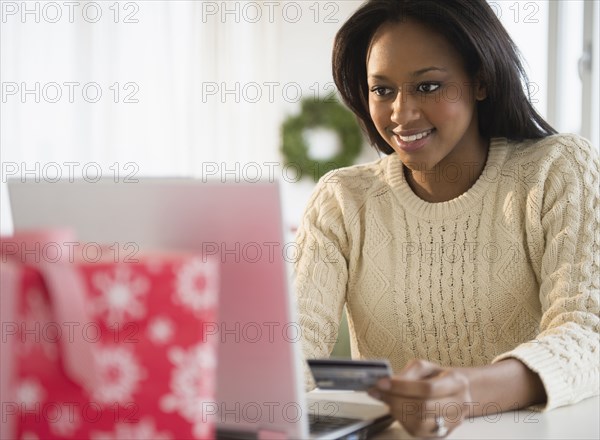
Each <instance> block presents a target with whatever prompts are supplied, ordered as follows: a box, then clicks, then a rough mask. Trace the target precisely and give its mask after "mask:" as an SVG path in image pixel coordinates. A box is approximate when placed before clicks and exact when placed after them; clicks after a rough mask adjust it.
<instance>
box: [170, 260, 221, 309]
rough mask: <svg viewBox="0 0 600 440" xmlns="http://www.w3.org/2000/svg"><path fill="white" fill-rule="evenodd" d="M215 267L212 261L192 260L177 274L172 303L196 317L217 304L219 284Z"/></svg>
mask: <svg viewBox="0 0 600 440" xmlns="http://www.w3.org/2000/svg"><path fill="white" fill-rule="evenodd" d="M216 274H217V266H216V263H215V262H214V261H212V260H208V261H202V259H201V258H193V259H192V260H190V261H188V262H187V263H185V264H184V265H183V266H182V267H181V268H180V269H179V271H178V272H177V283H176V288H175V295H174V298H173V300H174V302H175V304H180V305H182V306H184V307H186V308H188V309H190V310H192V311H193V312H194V313H195V314H196V315H197V316H198V315H199V314H200V313H201V312H203V311H205V310H207V309H210V308H212V307H214V306H215V304H216V302H217V299H218V297H217V292H218V290H219V284H218V279H217V276H216Z"/></svg>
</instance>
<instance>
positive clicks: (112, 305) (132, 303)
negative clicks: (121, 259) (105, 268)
mask: <svg viewBox="0 0 600 440" xmlns="http://www.w3.org/2000/svg"><path fill="white" fill-rule="evenodd" d="M92 283H93V285H94V286H95V287H96V288H97V289H98V290H99V291H100V292H101V293H102V295H101V296H100V297H99V298H97V299H96V301H94V302H93V303H92V307H93V309H94V310H93V312H94V313H95V314H96V315H105V316H104V320H105V322H106V324H107V325H109V326H110V325H113V324H114V323H115V322H120V321H123V320H124V319H125V318H126V317H127V318H130V319H140V318H143V317H144V315H145V313H146V309H145V307H144V304H143V303H142V301H141V299H142V298H141V297H142V296H143V295H145V294H146V293H148V290H149V288H150V282H149V281H148V280H147V279H146V278H144V277H142V276H138V277H135V278H134V277H133V275H132V273H131V271H130V270H129V269H128V268H127V267H125V266H124V265H117V266H116V267H115V269H114V276H113V275H111V273H110V272H100V273H96V274H94V276H93V278H92Z"/></svg>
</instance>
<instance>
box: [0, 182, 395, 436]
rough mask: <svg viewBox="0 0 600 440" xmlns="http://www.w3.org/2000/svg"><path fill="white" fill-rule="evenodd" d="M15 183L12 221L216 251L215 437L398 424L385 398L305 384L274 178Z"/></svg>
mask: <svg viewBox="0 0 600 440" xmlns="http://www.w3.org/2000/svg"><path fill="white" fill-rule="evenodd" d="M8 191H9V198H10V205H11V211H12V218H13V224H14V228H15V230H20V229H31V228H49V227H71V228H72V229H74V230H75V232H76V234H77V238H78V240H80V241H81V242H82V243H83V242H95V243H99V244H112V245H114V244H115V243H116V244H118V245H119V246H121V247H124V246H127V245H131V244H132V243H133V244H134V245H135V246H136V249H137V247H139V250H140V251H144V250H152V249H179V250H184V251H189V250H193V251H201V252H203V253H204V254H206V255H213V256H214V258H218V259H219V261H220V262H221V266H220V268H221V274H220V277H221V290H220V300H219V311H218V315H219V318H218V320H217V322H215V323H211V327H210V328H208V327H207V330H208V331H207V333H206V335H205V336H206V337H207V338H208V337H214V338H218V365H219V367H218V374H217V388H216V389H217V398H216V399H215V402H208V403H207V404H206V405H205V406H204V407H203V411H204V413H203V416H206V417H207V418H208V417H211V418H213V420H214V421H215V423H216V425H217V433H218V437H221V438H258V439H267V438H272V439H275V438H278V439H284V438H287V439H306V438H314V439H321V438H328V439H336V438H364V437H365V436H366V435H369V434H370V433H372V432H376V431H378V430H381V429H384V428H385V427H387V426H389V424H391V422H392V419H391V416H390V415H389V411H388V409H387V407H386V406H385V405H383V404H381V403H378V402H375V401H373V403H367V404H357V403H351V402H336V401H330V399H328V398H327V393H309V394H308V397H307V395H306V394H305V392H304V384H303V379H302V378H303V368H302V366H303V361H302V358H301V342H300V337H301V330H300V327H299V325H298V324H297V319H296V310H295V303H294V301H293V299H292V297H291V296H290V295H289V293H288V292H289V291H290V290H289V282H290V277H289V276H288V274H289V273H291V270H290V264H291V262H292V261H293V258H295V257H294V255H295V252H297V249H295V245H294V243H284V242H283V239H282V237H283V227H282V221H281V203H280V193H279V185H278V184H277V183H276V182H257V183H247V182H245V183H244V182H242V183H221V182H210V181H209V182H201V181H199V180H194V179H187V178H181V179H178V178H172V179H165V178H146V179H143V178H140V179H139V181H138V182H135V183H125V182H119V183H115V182H113V181H111V180H107V181H105V180H101V181H99V182H96V183H91V182H87V181H85V180H75V181H71V182H69V181H59V182H54V183H53V182H38V183H36V182H25V183H24V182H22V181H20V180H17V179H15V180H10V179H9V180H8ZM130 249H131V246H130ZM309 419H310V420H309ZM311 421H312V424H313V427H312V429H311V428H309V425H310V423H311Z"/></svg>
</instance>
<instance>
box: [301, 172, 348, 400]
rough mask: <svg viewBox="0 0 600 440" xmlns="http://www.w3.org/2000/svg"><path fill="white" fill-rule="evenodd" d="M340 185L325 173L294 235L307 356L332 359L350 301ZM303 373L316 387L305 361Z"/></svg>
mask: <svg viewBox="0 0 600 440" xmlns="http://www.w3.org/2000/svg"><path fill="white" fill-rule="evenodd" d="M338 185H339V183H338V182H337V180H335V179H333V178H332V174H328V175H325V176H323V178H322V179H321V180H320V182H319V184H318V185H317V187H316V189H315V191H314V193H313V195H312V197H311V199H310V200H309V202H308V205H307V207H306V210H305V213H304V217H303V219H302V222H301V224H300V228H299V229H298V233H297V236H296V243H297V246H298V252H299V254H298V257H297V259H296V261H295V268H294V269H295V270H294V271H295V292H296V298H297V301H298V311H299V315H298V317H299V324H300V328H301V330H302V351H303V355H304V359H310V358H321V357H329V355H330V354H331V351H332V350H333V346H334V345H335V342H336V340H337V335H338V328H339V323H340V320H341V315H342V309H343V307H344V303H345V299H346V284H347V280H348V264H347V259H346V256H345V254H346V251H347V240H346V233H345V228H344V223H343V216H342V207H341V204H340V197H339V196H338V195H337V194H336V193H337V191H336V187H338ZM304 377H305V385H306V388H307V390H308V389H311V388H314V381H313V378H312V375H311V373H310V370H309V369H308V368H307V366H306V364H305V366H304Z"/></svg>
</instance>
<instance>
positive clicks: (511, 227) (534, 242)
mask: <svg viewBox="0 0 600 440" xmlns="http://www.w3.org/2000/svg"><path fill="white" fill-rule="evenodd" d="M333 74H334V79H335V82H336V85H337V87H338V89H339V91H340V94H341V96H342V97H343V99H344V101H345V103H346V104H347V105H348V107H350V109H351V110H352V111H353V112H354V113H355V114H356V116H357V117H358V119H359V121H360V123H361V125H362V127H363V129H364V131H365V132H366V134H367V135H368V137H369V140H370V141H371V143H372V144H373V145H374V146H375V147H376V148H377V149H378V150H379V151H381V152H382V153H384V154H385V155H386V156H385V157H383V158H382V159H380V160H378V161H376V162H374V163H370V164H366V165H358V166H354V167H349V168H344V169H340V170H336V171H334V172H332V173H330V174H329V175H326V176H325V177H324V178H323V179H321V181H320V182H319V184H318V185H317V188H316V190H315V192H314V194H313V196H312V198H311V200H310V201H309V203H308V206H307V208H306V212H305V216H304V218H303V221H302V224H301V228H300V230H299V232H298V236H297V241H298V243H299V245H300V249H301V250H302V252H301V254H300V257H299V259H298V260H297V262H296V291H297V296H298V303H299V307H300V324H301V326H302V328H303V349H304V355H305V357H306V358H320V357H327V356H329V354H330V353H331V350H332V347H333V344H334V342H335V336H336V335H337V328H338V325H339V321H340V317H341V313H342V309H343V307H344V306H345V307H346V308H347V312H348V318H349V326H350V333H351V345H352V352H353V357H355V358H386V359H389V361H390V363H391V364H392V367H393V369H394V371H395V375H394V376H393V377H392V378H391V379H389V380H388V379H383V380H381V381H380V382H379V383H378V385H377V387H375V388H373V389H372V390H371V395H372V396H374V397H376V398H379V399H381V400H382V401H384V402H386V403H387V404H388V405H389V406H390V410H391V412H392V414H393V415H394V416H395V417H396V418H397V419H398V420H399V421H400V423H402V425H403V426H404V427H405V428H406V429H407V430H408V431H409V432H410V433H411V434H413V435H419V436H438V437H442V436H445V435H447V434H448V433H449V432H451V431H452V430H454V429H455V428H456V427H457V426H459V425H460V423H461V421H462V420H464V419H465V418H467V417H472V416H478V415H481V414H490V413H493V412H499V411H508V410H514V409H518V408H523V407H527V406H534V407H536V408H539V409H545V410H548V409H552V408H555V407H558V406H561V405H568V404H572V403H574V402H577V401H579V400H582V399H584V398H586V397H589V396H592V395H595V394H597V393H598V388H599V384H600V382H599V361H598V356H599V337H598V333H599V326H600V324H599V322H600V320H599V317H598V314H599V293H598V292H599V281H598V275H599V273H600V270H599V260H598V254H599V250H600V238H599V231H600V214H599V206H600V195H599V189H598V181H599V178H598V175H599V171H598V169H599V162H598V154H597V152H596V151H595V149H594V148H592V147H591V146H590V145H589V143H588V142H587V141H586V140H584V139H582V138H580V137H577V136H574V135H557V134H555V133H556V132H555V130H554V129H553V128H552V127H551V126H550V125H549V124H548V123H546V122H545V121H544V120H543V119H542V118H541V117H540V116H539V115H538V114H537V113H536V112H535V110H534V109H533V107H532V106H531V104H530V103H529V101H528V99H527V96H526V95H525V93H524V91H523V85H522V84H523V83H522V82H521V81H522V80H523V81H526V78H525V74H524V70H523V68H522V66H521V64H520V61H519V57H518V54H517V53H516V49H515V47H514V44H513V42H512V41H511V39H510V37H509V36H508V34H507V33H506V31H505V29H504V28H503V27H502V25H501V24H500V22H499V20H498V19H497V17H496V16H495V15H494V13H493V11H492V9H491V8H490V7H489V6H488V4H487V3H486V2H485V1H484V0H476V1H475V0H446V1H443V2H439V1H437V0H418V1H415V0H399V1H382V0H375V1H369V2H367V3H365V4H364V5H363V6H362V7H361V8H360V9H359V10H358V11H356V13H355V14H354V15H353V16H352V17H350V19H349V20H348V21H347V22H346V23H345V24H344V25H343V26H342V28H341V30H340V31H339V33H338V34H337V36H336V40H335V46H334V51H333ZM331 329H333V332H330V331H328V330H331ZM332 336H333V337H332ZM309 382H310V377H309V374H307V383H309Z"/></svg>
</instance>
